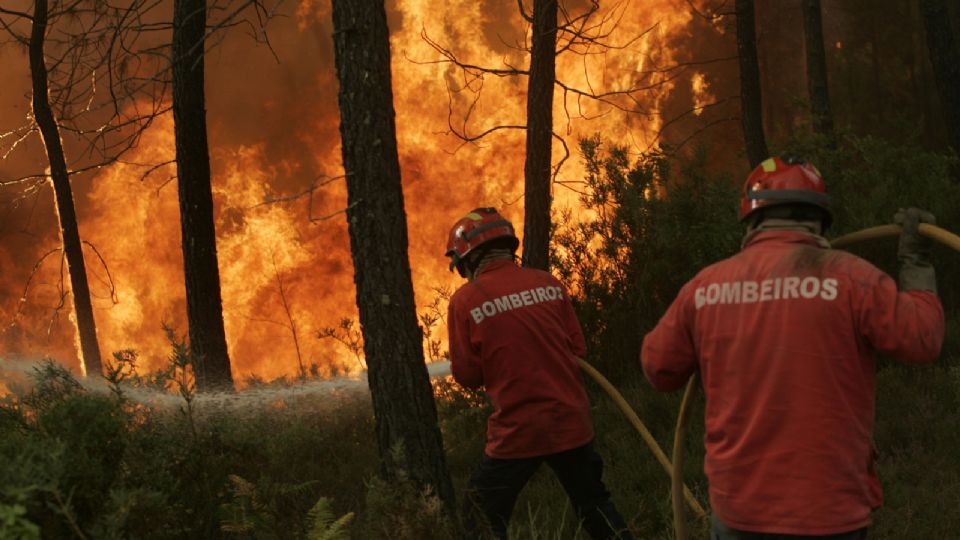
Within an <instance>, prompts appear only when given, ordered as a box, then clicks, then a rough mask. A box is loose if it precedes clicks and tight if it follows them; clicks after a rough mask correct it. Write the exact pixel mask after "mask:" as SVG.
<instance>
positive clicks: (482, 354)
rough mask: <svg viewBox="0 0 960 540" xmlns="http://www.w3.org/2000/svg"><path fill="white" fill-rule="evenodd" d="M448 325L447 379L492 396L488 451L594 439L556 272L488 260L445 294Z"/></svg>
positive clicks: (580, 346) (497, 454) (577, 339)
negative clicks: (449, 294)
mask: <svg viewBox="0 0 960 540" xmlns="http://www.w3.org/2000/svg"><path fill="white" fill-rule="evenodd" d="M447 326H448V328H449V330H450V367H451V371H452V372H453V378H454V379H456V381H457V382H458V383H460V384H461V385H463V386H466V387H468V388H477V387H480V386H484V387H485V388H486V392H487V396H488V397H489V398H490V401H491V402H492V403H493V408H494V411H493V413H492V414H491V415H490V418H489V419H488V421H487V446H486V454H487V455H488V456H490V457H494V458H502V459H503V458H523V457H532V456H539V455H546V454H553V453H556V452H561V451H563V450H569V449H571V448H576V447H578V446H583V445H584V444H587V443H588V442H590V441H591V440H592V439H593V425H592V423H591V421H590V402H589V400H588V398H587V393H586V390H585V389H584V386H583V376H582V374H581V373H580V367H579V366H578V365H577V360H576V357H577V356H581V357H582V356H583V355H584V354H585V353H586V345H585V344H584V340H583V333H582V331H581V330H580V323H579V322H578V321H577V317H576V315H575V314H574V312H573V306H572V305H571V303H570V298H569V296H567V293H566V291H565V290H564V288H563V285H561V284H560V282H559V281H558V280H557V279H556V278H555V277H553V276H551V275H550V274H548V273H546V272H543V271H540V270H533V269H529V268H521V267H519V266H517V265H516V264H515V263H514V262H513V261H509V260H503V261H493V262H491V263H488V264H487V266H485V267H484V268H483V271H482V272H481V273H480V274H479V275H478V276H477V277H476V279H474V280H473V281H471V282H470V283H467V284H466V285H464V286H463V287H461V288H460V289H458V290H457V292H456V293H454V295H453V297H452V298H451V299H450V314H449V318H448V319H447Z"/></svg>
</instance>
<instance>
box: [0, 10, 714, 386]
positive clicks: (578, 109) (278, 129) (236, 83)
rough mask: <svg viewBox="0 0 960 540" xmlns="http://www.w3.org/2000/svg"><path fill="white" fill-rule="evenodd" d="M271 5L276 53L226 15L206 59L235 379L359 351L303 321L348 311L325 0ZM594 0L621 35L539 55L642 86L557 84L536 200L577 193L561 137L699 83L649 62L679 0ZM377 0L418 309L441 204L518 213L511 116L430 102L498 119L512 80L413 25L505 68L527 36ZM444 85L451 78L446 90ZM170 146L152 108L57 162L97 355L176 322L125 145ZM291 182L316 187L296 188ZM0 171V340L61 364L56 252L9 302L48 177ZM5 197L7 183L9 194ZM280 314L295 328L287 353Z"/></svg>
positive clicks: (154, 233)
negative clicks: (108, 145)
mask: <svg viewBox="0 0 960 540" xmlns="http://www.w3.org/2000/svg"><path fill="white" fill-rule="evenodd" d="M588 5H589V2H584V1H577V2H569V3H568V4H567V7H568V9H569V10H570V12H571V13H573V14H576V13H578V12H580V11H583V10H584V9H586V7H588ZM286 7H287V11H288V12H289V13H288V14H289V16H288V17H282V18H278V19H276V20H274V21H273V22H272V23H271V25H270V26H269V28H268V32H269V35H270V39H271V43H272V46H273V49H274V50H275V51H276V54H277V56H278V57H279V62H277V61H276V60H275V59H274V57H273V55H272V54H271V52H270V50H268V49H267V48H266V47H263V46H256V45H255V44H253V43H252V42H251V41H250V40H249V38H248V37H246V36H244V35H243V33H242V32H238V33H235V34H232V35H228V36H227V37H226V39H225V40H224V41H223V42H222V43H220V44H219V45H218V47H217V48H215V49H213V51H212V52H211V53H210V54H209V55H208V59H207V108H208V116H207V119H208V125H209V131H210V148H211V165H212V170H213V188H214V197H215V206H216V212H217V233H218V253H219V260H220V272H221V280H222V288H223V307H224V318H225V324H226V333H227V339H228V345H229V350H230V355H231V361H232V365H233V371H234V377H235V379H237V380H238V381H243V380H244V379H245V378H247V377H249V376H252V375H253V376H257V377H260V378H262V379H267V380H269V379H273V378H276V377H279V376H283V375H288V376H292V375H295V374H296V373H297V370H298V366H299V365H300V363H303V364H305V365H307V366H309V365H310V364H314V363H315V364H318V365H320V366H321V373H329V372H330V370H331V369H336V370H338V371H340V372H343V371H348V372H349V371H355V370H358V369H359V367H358V365H357V362H356V361H355V360H354V358H353V356H352V354H351V353H350V352H349V351H348V350H346V349H345V347H344V346H343V345H342V344H340V343H338V342H336V341H335V340H332V339H319V338H318V337H317V333H318V331H319V330H320V329H322V328H324V327H336V326H337V325H338V324H339V321H340V320H342V319H344V318H355V317H356V306H355V292H354V288H353V270H352V262H351V258H350V252H349V239H348V236H347V232H346V223H345V219H344V217H343V214H342V213H341V211H342V210H343V209H344V207H345V205H346V188H345V185H344V183H343V181H342V179H337V177H339V176H341V175H342V174H343V170H342V167H341V164H340V147H339V131H338V123H339V118H338V112H337V101H336V91H337V83H336V77H335V73H334V71H333V51H332V40H331V22H330V6H329V1H328V0H301V1H300V2H299V3H297V4H296V5H295V6H291V5H287V6H286ZM605 9H608V11H602V12H601V13H599V14H597V15H595V20H596V21H597V22H598V23H599V22H600V21H601V20H603V21H605V22H603V25H602V26H601V27H599V30H598V31H599V32H600V33H608V34H609V35H608V36H606V37H605V38H603V42H604V43H607V44H609V45H614V46H617V47H621V48H614V49H609V50H606V51H604V50H603V49H602V48H601V47H600V46H599V45H594V46H592V47H580V52H581V53H584V54H572V53H565V54H564V55H562V56H560V57H559V58H558V62H557V73H558V78H559V79H561V80H562V81H563V82H564V83H566V84H567V85H569V86H570V87H575V88H578V89H582V90H591V91H592V92H594V93H607V92H617V91H624V90H627V89H630V88H633V87H636V86H641V85H642V86H646V85H651V86H654V87H653V88H651V89H650V90H648V91H644V92H640V93H637V94H635V96H636V97H637V100H634V101H631V100H630V99H627V98H624V97H623V96H615V97H612V98H610V100H611V101H613V102H615V103H618V104H620V105H621V106H622V107H625V108H629V109H634V110H635V111H643V112H644V113H645V114H641V113H637V112H634V113H627V112H625V111H623V110H621V109H619V108H617V107H614V106H611V105H610V104H605V103H598V102H596V101H594V100H590V99H588V98H585V97H581V96H577V95H576V94H574V93H572V92H566V93H565V92H564V91H563V90H562V89H560V88H558V89H557V93H556V100H555V113H554V115H555V131H556V133H558V134H560V135H561V136H562V137H563V138H564V140H565V142H566V146H567V148H568V149H569V152H570V154H571V155H570V157H569V159H567V160H566V162H565V163H564V165H563V167H562V169H561V170H560V173H559V176H558V180H560V181H561V182H567V184H557V185H556V186H555V187H554V196H555V206H576V205H577V204H578V203H577V194H576V192H575V191H574V190H573V189H569V188H568V187H573V188H574V189H575V188H576V184H575V182H577V181H579V180H581V179H582V177H583V171H582V169H581V168H580V164H579V159H578V156H577V153H576V152H577V140H578V138H579V137H582V136H590V135H592V134H594V133H602V134H603V136H604V138H605V139H606V140H609V141H614V142H617V143H619V144H626V145H629V146H630V147H631V148H633V149H635V150H638V151H642V150H646V149H647V148H649V147H650V146H651V145H653V144H655V135H656V134H657V133H658V132H659V130H660V129H661V127H662V125H663V118H664V117H665V116H666V115H659V114H657V113H658V112H660V111H662V110H663V108H664V107H665V103H666V102H667V101H671V100H672V101H671V102H672V103H673V105H672V106H673V107H675V108H676V107H679V108H680V109H683V108H684V107H685V108H686V109H690V108H692V107H694V106H702V105H703V104H704V103H706V102H708V101H711V100H712V99H713V88H712V86H711V83H710V81H709V80H708V79H707V78H705V76H704V75H703V74H702V73H697V74H696V76H694V74H693V72H686V73H685V74H683V75H682V76H677V77H675V78H671V76H667V75H664V74H663V73H661V72H660V70H663V69H665V68H667V67H669V66H670V65H672V64H674V63H675V62H677V61H680V60H681V58H679V57H678V56H677V54H679V53H678V50H679V49H680V48H682V44H683V43H684V36H685V35H686V33H687V32H689V28H688V25H689V24H690V23H691V19H692V17H693V15H692V13H690V11H689V6H687V5H686V4H685V3H683V2H675V1H669V0H662V1H661V0H656V1H654V0H647V1H642V2H641V1H634V2H627V3H621V4H617V5H616V6H613V5H612V4H611V7H609V8H605ZM578 10H579V11H578ZM388 17H389V24H390V27H391V31H392V38H391V43H392V54H393V83H394V100H395V109H396V115H397V130H398V133H397V136H398V142H399V151H400V161H401V167H402V172H403V181H404V189H405V191H404V193H405V197H406V210H407V221H408V232H409V239H410V250H409V256H410V263H411V268H412V274H413V281H414V288H415V292H416V300H417V304H418V306H421V308H422V309H424V310H427V309H428V307H427V306H429V305H430V304H431V303H432V302H433V301H434V300H435V298H436V296H437V293H436V291H435V289H436V288H438V287H446V288H448V289H451V290H452V289H453V288H455V287H456V286H457V285H458V283H459V278H457V277H456V276H455V275H453V274H451V273H450V272H449V271H448V269H447V261H446V259H445V258H444V257H443V251H444V248H445V242H446V235H447V232H448V227H449V225H450V224H451V223H453V222H454V221H455V220H456V219H457V218H458V217H460V216H461V215H462V214H463V213H464V212H466V211H468V210H469V209H471V208H473V207H476V206H496V207H498V208H500V209H501V210H502V211H503V212H504V213H505V214H506V215H507V216H508V217H509V218H510V219H512V220H513V221H514V223H515V225H517V227H518V229H520V228H521V226H522V223H523V214H522V211H523V208H522V198H523V159H524V156H523V148H524V133H523V131H522V130H518V129H514V130H501V131H496V132H494V133H493V134H491V135H488V136H487V137H485V138H483V139H482V140H480V141H478V142H477V143H474V144H464V143H463V141H461V140H460V139H458V138H457V137H456V136H454V135H453V134H451V133H450V129H449V125H448V121H449V122H450V123H452V124H453V125H454V127H456V129H457V130H458V131H465V132H466V133H467V134H469V135H475V134H479V133H482V132H483V131H485V130H487V129H489V128H490V127H493V126H496V125H498V124H510V125H516V124H522V123H523V122H524V119H525V99H526V98H525V94H526V84H527V80H526V78H525V77H497V76H494V75H490V74H487V75H485V76H484V77H483V79H482V80H480V79H478V78H475V77H470V76H465V75H464V73H463V72H462V70H460V69H459V68H457V67H456V66H454V65H452V64H450V63H449V62H441V61H440V60H442V59H443V57H442V56H441V54H440V53H439V52H438V51H437V50H436V49H435V48H434V47H432V46H431V45H430V44H429V43H428V41H427V40H425V39H424V36H426V37H428V38H429V40H431V41H433V42H434V43H436V44H439V45H440V46H442V47H444V48H446V49H448V50H449V51H451V52H452V53H454V54H455V55H456V56H457V57H458V58H459V59H460V60H462V61H463V62H466V63H470V64H476V65H483V66H489V67H491V68H498V69H505V68H507V67H509V66H514V67H519V68H521V69H522V68H525V66H526V65H527V53H526V52H525V51H523V50H521V49H522V47H523V44H524V43H525V42H526V41H528V40H529V36H528V35H527V34H526V32H527V31H528V29H527V27H526V25H525V24H524V23H523V21H522V18H521V17H520V14H519V13H518V11H517V5H516V3H515V2H510V1H504V0H499V1H493V0H488V1H480V2H478V1H475V0H457V1H449V2H433V1H429V0H396V1H395V2H388ZM561 43H562V42H561ZM0 54H2V57H0V61H2V62H3V64H4V65H5V66H6V71H5V72H6V73H8V74H10V78H11V84H10V85H8V86H7V87H6V88H5V89H0V92H2V95H0V106H2V107H4V109H3V110H4V112H3V116H2V119H3V127H2V130H4V131H5V130H7V129H10V128H12V127H14V126H15V125H18V123H20V122H22V121H23V117H24V113H25V112H26V111H27V110H29V71H28V69H27V66H26V61H25V55H24V54H18V53H17V52H15V51H11V50H6V49H4V50H3V51H0ZM663 81H666V82H663ZM655 83H663V84H655ZM481 87H482V90H481ZM448 89H452V90H454V91H455V92H454V93H452V94H449V95H451V96H452V98H451V99H450V100H449V101H448ZM478 90H480V91H481V93H480V97H479V100H476V101H475V98H476V97H477V96H476V92H477V91H478ZM468 112H470V115H469V118H468V120H467V122H466V124H464V117H465V115H467V113H468ZM23 146H24V147H22V148H18V149H17V153H16V155H15V156H14V157H11V158H10V159H8V160H7V161H5V162H2V163H0V176H4V177H12V176H13V175H15V174H16V173H17V171H19V170H21V169H29V168H30V167H36V166H37V164H41V163H42V160H43V158H44V154H43V152H42V148H41V147H40V145H39V141H32V142H28V143H25V145H23ZM564 153H565V150H564V147H563V145H561V144H560V143H559V142H557V143H555V145H554V162H555V163H557V162H559V161H560V160H561V159H562V158H563V157H564ZM173 156H174V141H173V123H172V118H170V117H164V118H161V119H159V120H158V121H157V122H156V123H155V125H154V126H153V127H151V128H150V130H149V131H148V133H147V134H146V136H145V137H144V139H143V140H142V142H141V144H140V146H139V147H138V148H137V149H136V150H135V151H134V152H133V153H132V154H130V155H128V156H127V161H128V162H130V163H127V164H117V165H114V166H111V167H109V168H107V169H104V170H101V171H99V172H98V173H96V174H95V175H93V176H91V175H86V176H81V177H77V178H75V179H74V182H73V185H74V189H75V192H74V197H75V199H76V202H77V206H78V214H79V219H80V234H81V238H83V239H84V240H86V241H88V242H89V243H90V244H91V245H92V246H94V247H95V249H96V251H94V248H92V247H88V248H87V251H86V257H87V259H86V260H87V267H88V275H89V277H90V284H91V289H92V291H93V294H94V298H93V301H94V314H95V317H96V324H97V327H98V335H99V339H100V348H101V350H102V351H103V354H104V355H105V357H107V358H109V357H110V353H111V352H113V351H117V350H121V349H135V350H136V351H138V353H139V354H140V358H141V360H140V362H141V365H142V367H143V368H144V369H153V368H158V367H160V366H162V365H163V364H164V363H165V361H166V358H167V357H168V355H169V354H170V345H169V343H168V342H167V339H166V336H165V334H164V332H163V330H162V329H161V325H162V324H164V323H165V324H168V325H170V326H172V327H173V328H175V329H176V330H177V332H178V333H179V334H185V333H186V307H185V300H184V292H183V274H182V259H181V253H180V229H179V227H180V225H179V213H178V205H177V192H176V185H175V180H171V177H172V175H173V174H175V168H173V167H172V166H167V167H164V168H161V169H159V170H157V171H155V172H154V173H152V174H151V175H150V176H148V177H147V178H146V179H142V175H143V173H144V172H145V167H144V166H143V165H139V164H156V163H160V162H164V161H168V160H171V159H172V158H173ZM69 158H70V155H68V160H69ZM564 186H568V187H564ZM311 187H316V189H315V190H312V195H311V194H310V193H311ZM7 190H8V192H7V193H4V194H3V202H4V203H5V204H4V207H3V208H4V210H3V211H4V213H5V215H4V216H3V223H2V228H0V238H2V244H0V288H2V290H3V292H4V294H3V295H2V296H0V309H2V313H0V317H2V321H3V324H4V328H5V329H4V332H3V334H2V336H0V338H2V339H0V355H2V356H20V357H31V358H34V357H38V356H43V355H48V356H52V357H54V358H56V359H58V360H59V361H61V362H63V363H65V364H66V365H68V366H71V367H73V368H77V369H79V367H78V366H79V361H78V358H77V354H78V353H77V347H76V345H75V343H74V335H75V329H74V326H73V324H72V322H71V321H69V320H68V317H69V316H70V310H71V304H70V302H69V298H68V299H67V301H66V302H65V303H64V305H63V306H62V307H61V308H60V309H59V317H58V319H57V320H56V321H53V322H52V323H51V316H52V314H53V313H54V308H55V307H56V306H57V305H58V304H59V303H60V298H61V296H62V295H61V293H60V291H59V281H60V273H61V264H60V256H59V254H58V253H53V254H51V255H50V256H48V257H47V258H46V259H45V260H44V261H43V263H42V264H41V265H40V266H39V270H38V271H37V272H36V274H35V275H34V276H33V278H32V279H31V281H30V287H29V289H28V290H27V294H26V297H25V299H26V301H25V303H23V305H22V306H21V305H20V302H19V299H20V297H21V295H22V293H23V291H24V289H25V285H26V283H27V280H28V279H29V278H30V276H31V272H32V270H33V268H34V265H35V264H36V263H37V261H38V260H39V259H40V258H41V256H43V254H44V253H47V252H49V251H51V250H54V249H56V248H57V247H58V241H59V240H58V238H59V237H58V231H57V227H56V221H55V218H54V213H53V212H54V210H53V203H52V196H51V194H50V190H49V188H48V187H44V188H42V189H41V190H40V192H38V193H36V194H30V195H28V196H27V197H25V198H24V197H21V194H19V193H13V191H15V190H12V189H9V188H7ZM298 194H299V195H300V196H299V197H296V195H298ZM16 197H21V199H20V200H19V202H17V203H16V204H13V203H12V202H11V201H12V199H14V198H16ZM519 232H522V231H519V230H518V233H519ZM98 254H99V256H102V257H103V261H104V262H105V265H104V264H102V263H101V262H100V261H99V258H98ZM281 287H282V292H283V296H281ZM284 298H285V299H286V305H285V304H284ZM292 329H296V332H297V334H298V339H299V347H300V357H299V358H298V354H297V349H296V347H295V344H294V338H293V333H292ZM354 330H358V327H356V326H355V327H354ZM434 334H435V335H441V336H442V335H444V334H445V330H444V329H443V328H442V327H438V328H436V329H434Z"/></svg>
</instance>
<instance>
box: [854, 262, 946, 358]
mask: <svg viewBox="0 0 960 540" xmlns="http://www.w3.org/2000/svg"><path fill="white" fill-rule="evenodd" d="M868 283H870V285H871V286H869V287H866V288H861V291H862V294H863V297H862V298H861V299H860V303H859V310H860V313H859V314H858V320H859V323H860V324H859V325H860V332H861V334H862V335H863V337H864V338H865V339H866V340H867V342H868V343H869V344H870V345H871V346H873V348H874V349H875V350H876V351H877V352H879V353H882V354H888V355H890V356H893V357H894V358H897V359H898V360H900V361H902V362H911V363H929V362H933V361H934V360H936V359H937V357H938V356H940V348H941V347H942V346H943V336H944V332H945V323H944V315H943V305H942V304H941V303H940V299H939V298H938V297H937V295H936V293H934V292H932V291H924V290H909V291H898V290H897V285H896V282H894V281H893V278H891V277H890V276H888V275H887V274H885V273H883V272H881V271H879V270H876V274H875V276H874V278H873V279H872V280H870V281H869V282H868Z"/></svg>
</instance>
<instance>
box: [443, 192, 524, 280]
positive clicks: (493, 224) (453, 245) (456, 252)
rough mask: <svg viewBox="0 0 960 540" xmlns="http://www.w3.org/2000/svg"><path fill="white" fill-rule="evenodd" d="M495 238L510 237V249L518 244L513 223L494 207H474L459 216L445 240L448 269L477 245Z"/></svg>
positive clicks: (453, 266) (515, 247)
mask: <svg viewBox="0 0 960 540" xmlns="http://www.w3.org/2000/svg"><path fill="white" fill-rule="evenodd" d="M496 238H509V239H511V240H512V241H513V247H512V249H517V247H518V246H519V245H520V240H519V239H518V238H517V235H516V234H514V232H513V224H511V223H510V221H509V220H507V219H506V218H505V217H503V216H501V215H500V213H499V212H497V209H496V208H475V209H473V210H472V211H471V212H470V213H469V214H467V215H465V216H463V217H462V218H460V219H459V220H458V221H457V222H456V223H455V224H454V225H453V228H452V229H450V238H449V239H448V240H447V256H448V257H450V270H451V271H453V269H454V268H455V267H456V266H457V264H458V263H459V262H460V261H461V260H463V258H464V257H466V256H467V254H468V253H470V252H471V251H473V250H474V249H475V248H476V247H477V246H479V245H481V244H484V243H486V242H489V241H491V240H494V239H496Z"/></svg>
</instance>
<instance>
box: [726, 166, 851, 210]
mask: <svg viewBox="0 0 960 540" xmlns="http://www.w3.org/2000/svg"><path fill="white" fill-rule="evenodd" d="M796 203H802V204H810V205H813V206H816V207H819V208H820V209H822V210H823V211H824V213H825V214H826V222H825V225H829V223H830V220H831V219H832V214H831V213H830V196H829V195H827V187H826V185H825V184H824V182H823V177H822V176H821V175H820V171H818V170H817V168H816V167H814V166H813V165H812V164H810V163H807V162H805V161H803V160H802V159H798V158H794V157H772V158H769V159H767V160H766V161H764V162H763V163H761V164H760V165H758V166H757V168H756V169H754V170H753V172H751V173H750V176H748V177H747V181H746V183H744V184H743V197H742V198H741V199H740V221H743V220H745V219H747V217H748V216H750V215H752V214H753V213H754V212H756V211H757V210H759V209H760V208H764V207H767V206H777V205H781V204H796Z"/></svg>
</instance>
